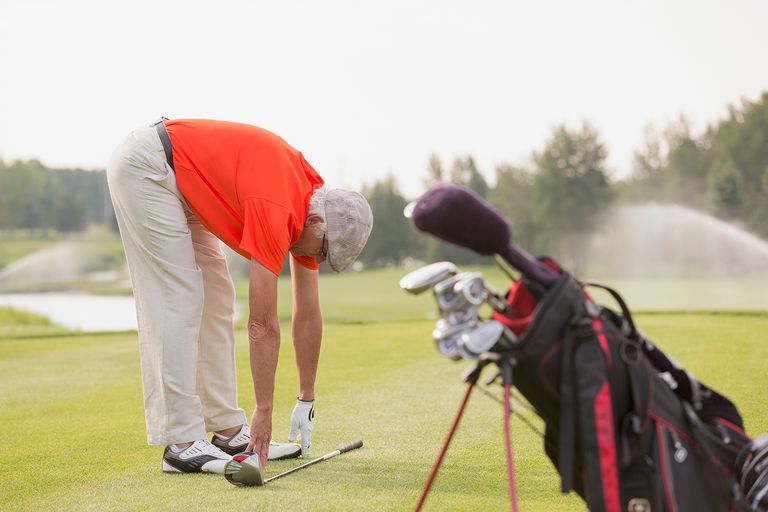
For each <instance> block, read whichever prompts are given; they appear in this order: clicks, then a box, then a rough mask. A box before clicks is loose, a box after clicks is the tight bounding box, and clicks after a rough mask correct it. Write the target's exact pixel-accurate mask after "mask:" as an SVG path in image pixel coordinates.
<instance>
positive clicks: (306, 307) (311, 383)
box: [291, 258, 323, 401]
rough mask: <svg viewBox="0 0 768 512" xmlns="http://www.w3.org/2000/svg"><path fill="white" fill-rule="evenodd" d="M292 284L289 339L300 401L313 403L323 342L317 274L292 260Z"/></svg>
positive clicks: (315, 271)
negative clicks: (291, 312) (294, 352)
mask: <svg viewBox="0 0 768 512" xmlns="http://www.w3.org/2000/svg"><path fill="white" fill-rule="evenodd" d="M291 276H292V282H293V314H292V315H291V335H292V337H293V346H294V348H295V350H296V367H297V368H298V371H299V399H300V400H306V401H309V400H314V399H315V377H316V376H317V364H318V360H319V359H320V343H321V341H322V338H323V316H322V314H321V313H320V298H319V291H318V282H317V270H311V269H308V268H306V267H304V266H302V265H301V264H299V263H297V262H296V261H294V259H293V258H291Z"/></svg>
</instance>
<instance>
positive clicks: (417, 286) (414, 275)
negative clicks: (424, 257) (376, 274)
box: [400, 261, 458, 295]
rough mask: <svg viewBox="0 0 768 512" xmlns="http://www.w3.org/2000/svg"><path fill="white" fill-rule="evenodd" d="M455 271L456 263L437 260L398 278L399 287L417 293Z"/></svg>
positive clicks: (427, 288) (456, 270) (453, 273)
mask: <svg viewBox="0 0 768 512" xmlns="http://www.w3.org/2000/svg"><path fill="white" fill-rule="evenodd" d="M456 273H458V269H457V268H456V265H454V264H453V263H451V262H450V261H438V262H437V263H432V264H431V265H427V266H425V267H421V268H420V269H418V270H414V271H413V272H411V273H409V274H407V275H406V276H405V277H403V278H402V279H401V280H400V288H402V289H403V290H405V291H407V292H408V293H412V294H414V295H418V294H420V293H421V292H423V291H426V290H429V289H430V288H432V286H434V285H436V284H437V283H439V282H440V281H442V280H443V279H446V278H448V277H451V276H453V275H456Z"/></svg>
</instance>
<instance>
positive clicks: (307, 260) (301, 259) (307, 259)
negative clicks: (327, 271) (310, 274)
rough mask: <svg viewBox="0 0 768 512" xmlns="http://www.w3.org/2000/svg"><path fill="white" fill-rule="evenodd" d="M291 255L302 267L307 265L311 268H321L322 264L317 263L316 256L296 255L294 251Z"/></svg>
mask: <svg viewBox="0 0 768 512" xmlns="http://www.w3.org/2000/svg"><path fill="white" fill-rule="evenodd" d="M291 257H292V258H293V259H295V260H296V261H297V262H298V263H299V265H301V266H302V267H307V268H308V269H310V270H317V269H318V268H320V265H318V264H317V262H316V261H315V258H313V257H311V256H294V255H293V253H291Z"/></svg>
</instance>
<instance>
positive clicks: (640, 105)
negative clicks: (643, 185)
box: [0, 0, 768, 196]
mask: <svg viewBox="0 0 768 512" xmlns="http://www.w3.org/2000/svg"><path fill="white" fill-rule="evenodd" d="M767 22H768V2H766V1H764V0H752V1H747V0H734V1H730V2H724V1H702V0H697V1H693V0H683V1H681V0H674V1H669V0H666V1H663V0H645V1H642V2H639V1H633V2H623V1H616V0H612V1H609V0H606V1H598V0H582V1H578V2H574V1H572V0H545V1H536V2H514V1H484V0H473V1H466V0H465V1H449V0H442V1H418V0H410V1H403V0H388V1H386V2H366V1H362V0H358V1H335V0H333V1H329V0H315V1H308V0H307V1H305V0H297V1H291V0H284V1H282V2H277V1H273V2H262V1H245V0H229V1H222V0H219V1H216V2H213V1H209V2H203V1H189V0H187V1H183V0H152V1H149V0H131V1H121V2H117V1H107V0H100V1H87V0H68V1H53V0H49V1H43V0H0V70H1V72H2V74H1V75H0V157H2V158H4V159H5V160H10V159H15V158H32V157H35V158H39V159H40V160H42V161H43V162H44V163H45V164H46V165H49V166H84V167H88V168H102V167H103V166H104V165H105V162H106V160H107V158H108V157H109V154H110V153H111V151H112V149H113V148H114V147H115V145H116V144H117V143H118V142H120V140H121V139H122V138H123V137H124V136H125V135H127V133H128V132H130V130H131V129H133V128H134V127H136V126H139V125H143V124H148V123H149V122H151V121H153V120H154V119H156V118H157V117H159V116H160V115H163V114H164V115H166V116H168V117H175V118H181V117H204V118H213V119H224V120H233V121H241V122H247V123H251V124H256V125H260V126H263V127H265V128H267V129H269V130H272V131H274V132H275V133H277V134H279V135H280V136H282V137H283V138H284V139H286V140H287V141H288V142H289V143H290V144H291V145H293V146H294V147H296V148H298V149H299V150H300V151H302V152H303V153H304V155H305V157H306V158H307V160H308V161H309V162H311V163H312V165H313V166H314V167H315V168H316V169H317V170H318V171H319V172H320V174H321V175H322V176H323V177H324V178H325V179H326V182H328V183H329V184H331V185H334V186H345V187H349V188H359V187H361V186H362V184H363V183H371V182H373V181H374V180H375V179H377V178H380V177H383V176H385V175H386V174H387V173H392V174H394V175H395V176H396V178H397V180H398V182H399V183H400V185H401V188H402V189H403V190H404V192H405V193H406V194H408V195H411V196H413V195H415V194H417V193H418V192H420V191H421V189H422V186H421V181H422V179H423V178H424V176H425V174H426V165H427V159H428V157H429V155H430V154H431V153H433V152H434V153H437V154H439V155H440V156H441V157H442V158H443V160H444V162H446V163H449V162H450V161H451V160H453V158H454V157H455V156H457V155H462V154H467V153H469V154H472V155H474V156H475V158H476V160H477V162H478V164H479V165H480V168H481V171H483V173H484V174H485V175H486V177H487V178H489V179H492V177H493V169H494V166H495V165H496V164H498V163H501V162H510V163H515V164H524V163H525V162H526V161H527V159H528V157H529V155H530V153H531V151H533V150H535V149H540V148H541V147H542V145H543V143H544V141H545V139H546V137H547V136H548V134H549V133H550V131H551V129H552V127H553V126H554V125H556V124H559V123H567V124H569V125H572V126H576V125H578V124H579V123H580V122H581V120H583V119H586V120H588V121H590V122H592V123H593V124H594V125H595V126H596V127H597V128H598V129H599V131H600V133H601V135H602V137H603V140H604V141H605V143H606V144H607V146H608V149H609V165H610V167H611V168H612V169H613V170H614V171H615V174H616V175H617V176H622V175H625V174H626V173H627V172H629V169H630V166H631V157H632V151H633V150H634V149H635V148H637V147H638V146H639V145H640V144H641V142H642V141H643V138H644V129H645V127H646V126H647V125H648V124H649V123H655V124H656V125H658V126H663V125H665V124H666V123H668V122H669V121H671V120H673V119H675V118H676V117H677V116H678V115H680V114H685V115H687V116H689V117H690V119H691V120H692V121H693V122H694V125H695V126H697V127H699V128H701V127H703V126H705V124H706V123H708V122H712V121H715V120H717V119H718V118H720V117H722V116H724V115H725V113H726V109H727V105H728V104H729V103H738V102H739V101H740V100H741V99H742V98H747V99H751V100H755V99H757V98H758V97H759V95H760V93H761V92H762V91H765V90H768V66H766V50H767V49H768V29H766V23H767Z"/></svg>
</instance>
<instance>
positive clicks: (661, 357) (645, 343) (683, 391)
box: [582, 282, 703, 410]
mask: <svg viewBox="0 0 768 512" xmlns="http://www.w3.org/2000/svg"><path fill="white" fill-rule="evenodd" d="M582 286H584V287H593V288H600V289H601V290H605V291H606V292H608V293H609V294H610V295H611V297H613V300H615V301H616V303H617V304H618V305H619V307H620V308H621V314H622V319H623V321H624V322H626V326H627V328H628V329H629V332H628V333H625V334H626V335H627V337H628V338H629V339H631V340H633V341H635V342H637V343H638V344H639V346H640V348H641V349H642V351H643V353H644V354H645V356H646V357H647V358H648V360H649V361H650V362H651V364H652V365H653V366H654V367H655V368H656V369H657V370H658V371H659V372H666V373H668V374H669V375H670V376H671V377H672V378H673V379H674V381H675V382H676V383H677V386H676V387H675V388H673V390H674V392H675V394H676V395H678V396H679V397H680V398H682V399H683V400H687V401H688V402H690V403H692V404H693V405H694V407H695V408H696V409H697V410H698V409H701V406H702V392H703V390H702V385H701V384H700V383H699V381H698V380H697V379H696V378H695V377H694V376H693V375H691V374H690V373H689V372H687V371H685V370H684V369H683V368H681V367H680V366H678V365H677V364H676V363H675V362H674V361H672V360H671V359H670V358H669V357H667V356H666V354H664V353H663V352H662V351H660V350H659V349H657V348H656V347H655V346H654V344H653V343H652V342H651V340H649V339H648V338H646V337H645V336H644V335H643V334H642V333H641V332H640V331H639V330H638V329H637V326H636V325H635V321H634V319H633V318H632V313H631V312H630V310H629V307H628V306H627V303H626V302H625V301H624V298H623V297H622V296H621V294H619V292H617V291H616V290H614V289H613V288H611V287H610V286H605V285H602V284H599V283H594V282H584V283H582Z"/></svg>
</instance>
